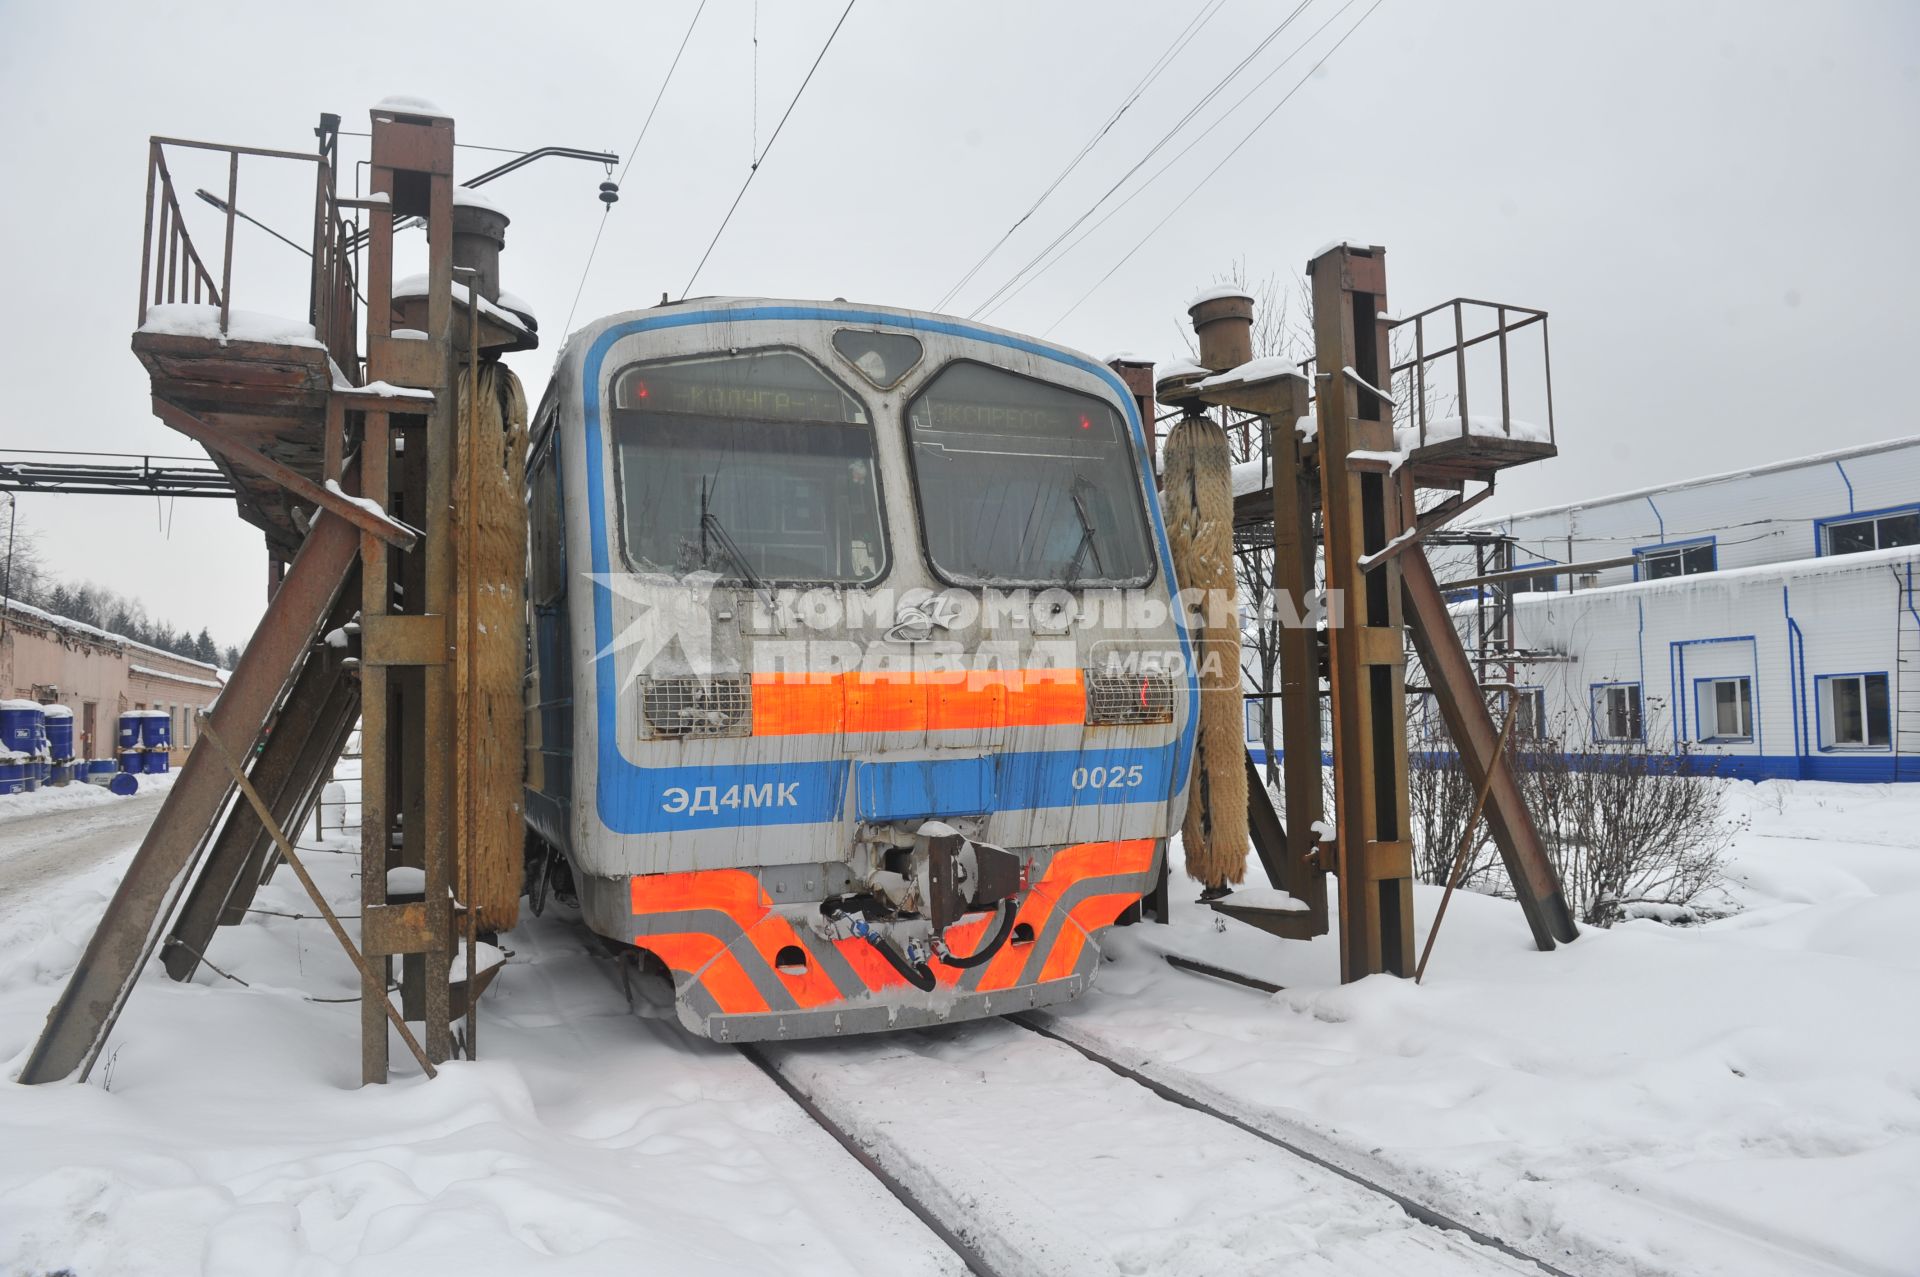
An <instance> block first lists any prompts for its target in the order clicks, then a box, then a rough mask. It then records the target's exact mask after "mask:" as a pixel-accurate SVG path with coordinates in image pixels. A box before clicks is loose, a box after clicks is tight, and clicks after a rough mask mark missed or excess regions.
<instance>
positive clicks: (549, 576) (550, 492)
mask: <svg viewBox="0 0 1920 1277" xmlns="http://www.w3.org/2000/svg"><path fill="white" fill-rule="evenodd" d="M559 458H560V448H559V445H558V444H553V445H550V446H548V447H547V448H545V449H543V450H542V451H541V453H540V456H539V458H538V460H536V461H535V462H534V465H533V482H532V485H531V486H532V492H531V494H530V503H529V508H528V511H527V518H528V523H529V525H530V526H529V529H528V531H529V534H530V535H529V542H530V544H531V546H532V551H533V554H532V558H533V562H532V564H531V572H530V577H531V579H530V580H529V581H528V583H527V584H528V591H527V593H528V595H529V597H531V598H532V599H533V601H534V602H535V603H537V604H548V603H552V602H553V601H554V600H555V599H557V598H559V597H560V596H561V595H562V594H564V593H565V592H566V586H567V551H566V533H565V529H564V528H563V527H562V526H561V513H560V462H559Z"/></svg>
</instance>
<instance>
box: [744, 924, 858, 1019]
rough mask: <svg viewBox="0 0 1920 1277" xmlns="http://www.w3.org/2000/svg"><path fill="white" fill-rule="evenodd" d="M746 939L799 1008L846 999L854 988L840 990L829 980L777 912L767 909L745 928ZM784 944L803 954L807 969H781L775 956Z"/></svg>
mask: <svg viewBox="0 0 1920 1277" xmlns="http://www.w3.org/2000/svg"><path fill="white" fill-rule="evenodd" d="M747 943H749V944H751V945H752V946H753V948H754V952H756V953H758V954H759V955H760V958H761V960H762V961H764V962H765V963H766V964H767V968H768V969H769V970H770V971H772V972H773V973H774V975H775V976H777V977H779V980H780V983H782V984H784V985H786V986H787V992H788V993H791V994H792V995H793V1000H794V1001H795V1002H798V1003H799V1004H800V1005H801V1007H802V1008H811V1007H818V1006H825V1005H826V1004H827V1003H829V1002H841V1001H844V1000H845V999H846V997H847V994H848V993H851V992H857V991H856V990H842V989H841V988H840V986H839V985H837V984H835V983H834V982H833V977H832V976H830V975H828V974H827V973H826V971H825V970H824V969H822V967H821V966H820V963H819V962H818V961H816V960H815V958H814V955H813V952H812V950H811V948H809V946H808V945H807V942H806V941H804V940H802V939H801V938H800V936H799V934H798V933H797V932H795V930H794V928H793V924H792V923H790V922H788V921H787V920H786V918H784V917H782V916H781V915H780V914H777V913H769V914H767V916H766V917H764V918H762V919H760V921H759V922H757V923H755V924H754V925H753V928H752V930H750V931H748V932H747ZM788 945H793V946H795V947H797V948H798V949H799V950H800V951H801V952H802V953H804V954H806V955H807V969H806V970H805V971H803V972H801V973H800V974H798V975H795V974H792V973H790V972H786V971H782V970H781V969H780V967H779V965H778V964H777V963H776V962H775V959H776V958H778V957H779V956H780V950H782V949H784V948H786V947H787V946H788Z"/></svg>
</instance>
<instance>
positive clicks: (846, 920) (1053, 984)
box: [588, 817, 1163, 1042]
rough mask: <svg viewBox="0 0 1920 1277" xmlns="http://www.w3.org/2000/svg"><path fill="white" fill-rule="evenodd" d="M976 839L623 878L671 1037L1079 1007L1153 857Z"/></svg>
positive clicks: (916, 829) (1154, 843)
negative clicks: (669, 1007)
mask: <svg viewBox="0 0 1920 1277" xmlns="http://www.w3.org/2000/svg"><path fill="white" fill-rule="evenodd" d="M984 824H985V822H984V820H981V819H977V818H974V819H969V818H964V817H955V818H950V819H944V820H933V819H928V820H906V821H898V822H886V823H878V824H862V825H861V826H860V827H859V828H860V832H861V841H860V843H859V845H858V847H857V848H856V852H855V854H854V855H853V856H851V857H849V858H848V860H847V861H846V862H845V863H840V864H829V865H804V866H791V867H785V868H783V867H777V866H776V867H765V868H753V869H714V870H695V871H692V872H687V873H671V874H656V875H648V876H645V877H635V878H632V879H629V880H627V882H626V884H625V885H626V887H627V890H628V892H629V893H630V904H629V909H630V913H629V916H628V917H627V918H626V919H623V920H622V921H624V922H625V923H626V924H627V928H628V929H629V930H630V933H631V934H632V935H633V942H634V944H635V945H637V946H638V947H640V948H641V949H643V950H645V951H646V952H648V953H649V954H651V955H653V956H654V957H655V958H657V959H658V960H659V961H660V962H661V963H662V964H664V966H665V967H666V969H667V970H668V971H669V972H670V973H671V974H672V976H673V981H674V993H675V1006H676V1010H677V1012H678V1014H679V1017H680V1020H681V1022H682V1023H683V1024H684V1025H685V1026H686V1027H687V1028H688V1029H690V1030H692V1031H693V1032H695V1033H699V1034H701V1035H703V1036H707V1037H711V1038H714V1039H716V1040H719V1041H728V1042H742V1041H757V1040H762V1039H768V1038H805V1037H820V1036H829V1035H833V1034H843V1033H865V1032H874V1031H880V1030H887V1029H897V1028H916V1027H922V1026H926V1025H932V1024H940V1023H945V1022H948V1021H953V1020H966V1019H974V1018H978V1017H982V1016H989V1015H999V1014H1004V1013H1006V1012H1009V1011H1017V1010H1024V1009H1027V1008H1031V1007H1039V1006H1045V1005H1047V1004H1049V1003H1056V1002H1063V1001H1066V1000H1068V999H1071V998H1073V997H1076V996H1078V995H1079V994H1080V993H1081V992H1083V991H1084V990H1085V989H1086V988H1087V987H1088V986H1089V985H1090V984H1091V982H1092V979H1093V975H1094V970H1095V967H1096V964H1097V963H1098V960H1099V952H1100V948H1099V944H1098V942H1097V939H1096V937H1097V936H1098V934H1099V932H1100V931H1101V930H1102V929H1103V928H1105V927H1107V926H1110V925H1111V924H1112V923H1113V922H1114V921H1115V920H1116V919H1117V918H1118V917H1119V916H1120V915H1121V914H1123V913H1125V912H1126V911H1127V910H1128V909H1129V908H1130V907H1131V906H1132V905H1134V904H1135V903H1136V902H1137V901H1138V900H1139V899H1140V898H1141V896H1142V895H1144V894H1145V893H1146V892H1148V891H1149V890H1151V889H1152V887H1153V884H1154V882H1155V880H1156V879H1157V876H1158V873H1159V867H1160V855H1161V848H1162V846H1163V844H1162V842H1161V841H1160V840H1158V839H1153V838H1143V839H1124V840H1113V841H1102V842H1088V843H1076V844H1070V845H1066V846H1059V847H1046V848H1022V849H1019V850H1010V849H1008V848H1005V847H999V846H995V845H993V844H992V843H989V842H986V841H984V840H983V839H982V838H980V837H979V836H978V833H977V831H978V830H979V829H980V828H981V827H982V826H983V825H984ZM607 903H609V904H610V903H612V902H610V901H609V902H607ZM588 908H589V910H590V912H599V910H595V909H594V907H593V905H592V904H591V903H590V904H589V905H588ZM603 908H604V906H603ZM623 912H625V911H623ZM612 922H613V920H612V919H610V918H608V919H604V920H596V922H595V928H596V930H602V931H603V933H604V932H609V931H613V930H614V927H613V926H611V925H607V924H611V923H612Z"/></svg>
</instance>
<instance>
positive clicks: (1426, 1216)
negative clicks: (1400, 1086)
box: [1002, 1012, 1573, 1277]
mask: <svg viewBox="0 0 1920 1277" xmlns="http://www.w3.org/2000/svg"><path fill="white" fill-rule="evenodd" d="M1002 1018H1003V1019H1005V1020H1006V1021H1007V1022H1008V1023H1010V1024H1016V1025H1018V1026H1019V1027H1021V1028H1023V1029H1026V1030H1027V1031H1028V1032H1030V1033H1037V1034H1039V1035H1040V1036H1041V1037H1043V1038H1047V1039H1050V1040H1051V1041H1054V1042H1058V1043H1060V1044H1061V1045H1062V1046H1066V1047H1071V1048H1072V1049H1073V1050H1075V1051H1077V1052H1079V1053H1080V1054H1081V1055H1082V1056H1084V1057H1086V1058H1087V1059H1089V1060H1091V1061H1093V1062H1094V1063H1095V1064H1098V1065H1100V1066H1101V1067H1102V1068H1105V1069H1107V1070H1109V1071H1110V1072H1112V1073H1114V1074H1116V1075H1118V1076H1120V1077H1123V1078H1125V1079H1127V1080H1128V1081H1129V1082H1133V1083H1135V1084H1137V1085H1139V1086H1143V1087H1145V1088H1146V1089H1147V1090H1149V1091H1151V1092H1153V1094H1155V1095H1157V1096H1159V1097H1160V1098H1161V1099H1163V1100H1166V1101H1167V1102H1168V1103H1170V1104H1175V1105H1178V1106H1179V1107H1181V1108H1184V1109H1190V1110H1192V1111H1193V1112H1195V1113H1200V1114H1204V1115H1205V1116H1207V1117H1211V1118H1215V1119H1217V1120H1218V1121H1221V1122H1225V1123H1226V1124H1227V1125H1228V1126H1231V1127H1233V1128H1235V1129H1236V1130H1240V1131H1244V1132H1246V1133H1247V1134H1248V1135H1251V1136H1254V1137H1255V1138H1256V1139H1260V1140H1264V1141H1265V1142H1266V1143H1268V1144H1271V1145H1273V1146H1274V1147H1275V1148H1279V1149H1282V1150H1284V1151H1286V1152H1288V1153H1291V1154H1293V1155H1294V1156H1295V1157H1298V1158H1299V1159H1301V1160H1302V1161H1305V1162H1311V1163H1312V1164H1313V1165H1315V1166H1317V1167H1319V1168H1320V1169H1321V1170H1324V1171H1329V1172H1331V1173H1332V1174H1335V1175H1338V1176H1339V1177H1340V1178H1341V1179H1344V1180H1347V1181H1349V1182H1351V1183H1353V1184H1356V1185H1358V1186H1359V1187H1361V1188H1364V1189H1366V1190H1367V1191H1368V1192H1370V1193H1374V1194H1377V1195H1378V1196H1381V1197H1384V1198H1386V1199H1387V1200H1388V1201H1390V1202H1392V1203H1393V1204H1394V1205H1395V1206H1398V1207H1399V1208H1400V1209H1401V1210H1402V1211H1403V1212H1405V1213H1406V1215H1407V1216H1408V1217H1409V1218H1411V1219H1413V1220H1414V1221H1415V1222H1417V1223H1420V1224H1424V1225H1426V1226H1427V1227H1429V1228H1434V1229H1439V1230H1441V1231H1443V1232H1452V1233H1459V1234H1461V1235H1462V1236H1464V1237H1466V1238H1467V1239H1469V1240H1470V1241H1473V1242H1475V1243H1476V1244H1478V1245H1481V1246H1485V1247H1486V1248H1487V1249H1489V1250H1493V1251H1497V1252H1499V1253H1500V1254H1502V1255H1505V1256H1507V1257H1508V1258H1509V1259H1513V1260H1517V1261H1519V1262H1520V1263H1524V1264H1531V1265H1533V1266H1534V1267H1536V1268H1538V1269H1540V1270H1541V1271H1542V1272H1545V1273H1549V1274H1552V1277H1573V1275H1572V1274H1571V1273H1568V1272H1567V1271H1566V1270H1565V1269H1563V1268H1556V1267H1555V1266H1554V1265H1552V1264H1550V1263H1548V1262H1547V1261H1546V1260H1544V1259H1541V1258H1539V1257H1538V1256H1535V1255H1529V1254H1527V1253H1526V1252H1525V1251H1523V1250H1521V1249H1519V1248H1518V1247H1517V1246H1514V1245H1512V1244H1511V1243H1509V1242H1505V1241H1502V1240H1501V1239H1500V1238H1498V1237H1495V1236H1494V1235H1493V1234H1491V1233H1488V1232H1484V1231H1482V1230H1481V1229H1478V1228H1475V1227H1473V1226H1472V1225H1471V1224H1466V1223H1462V1222H1461V1221H1460V1220H1457V1219H1455V1218H1453V1217H1452V1216H1451V1215H1445V1214H1442V1213H1441V1212H1440V1211H1437V1210H1435V1209H1433V1208H1432V1207H1431V1206H1427V1205H1425V1204H1424V1203H1422V1202H1419V1201H1416V1200H1415V1199H1414V1198H1411V1197H1408V1196H1407V1195H1406V1194H1405V1193H1401V1192H1397V1191H1395V1190H1394V1189H1391V1188H1389V1187H1387V1186H1386V1185H1385V1184H1382V1183H1379V1182H1378V1181H1377V1180H1371V1179H1368V1178H1367V1177H1366V1176H1364V1175H1362V1174H1360V1173H1359V1172H1358V1171H1353V1170H1349V1169H1348V1168H1346V1167H1344V1166H1342V1165H1340V1164H1339V1163H1338V1162H1335V1161H1332V1160H1330V1159H1328V1158H1325V1157H1322V1156H1320V1155H1319V1154H1317V1153H1313V1152H1310V1151H1308V1150H1307V1149H1305V1148H1303V1147H1301V1146H1300V1145H1298V1144H1296V1143H1294V1142H1293V1141H1291V1140H1287V1139H1283V1138H1281V1137H1280V1136H1278V1135H1275V1134H1274V1133H1273V1132H1272V1131H1268V1130H1264V1129H1262V1128H1261V1127H1259V1126H1256V1125H1254V1124H1253V1123H1251V1122H1248V1121H1246V1120H1244V1119H1243V1118H1239V1117H1235V1116H1234V1115H1233V1114H1231V1113H1229V1112H1227V1111H1226V1110H1224V1109H1221V1108H1218V1107H1216V1106H1214V1105H1212V1104H1210V1103H1208V1102H1207V1101H1205V1100H1203V1099H1201V1098H1199V1097H1198V1096H1195V1095H1190V1094H1188V1093H1187V1092H1185V1091H1182V1090H1180V1089H1179V1088H1178V1087H1175V1086H1170V1085H1168V1084H1167V1083H1165V1082H1163V1081H1161V1080H1160V1079H1158V1078H1156V1077H1152V1076H1150V1075H1149V1074H1146V1073H1142V1072H1141V1071H1140V1070H1138V1069H1135V1068H1132V1067H1131V1066H1129V1065H1126V1064H1122V1063H1121V1062H1120V1061H1119V1060H1116V1059H1114V1058H1112V1057H1111V1056H1108V1055H1105V1054H1103V1053H1102V1052H1100V1051H1097V1050H1094V1049H1093V1048H1092V1047H1089V1046H1087V1045H1085V1044H1083V1043H1081V1042H1078V1041H1076V1040H1075V1039H1073V1038H1071V1037H1068V1036H1066V1035H1065V1034H1063V1033H1060V1032H1058V1031H1057V1030H1055V1029H1053V1028H1051V1027H1049V1026H1048V1025H1047V1023H1046V1020H1047V1019H1048V1018H1050V1017H1045V1016H1040V1015H1036V1014H1034V1013H1033V1012H1020V1013H1017V1014H1014V1015H1009V1016H1004V1017H1002Z"/></svg>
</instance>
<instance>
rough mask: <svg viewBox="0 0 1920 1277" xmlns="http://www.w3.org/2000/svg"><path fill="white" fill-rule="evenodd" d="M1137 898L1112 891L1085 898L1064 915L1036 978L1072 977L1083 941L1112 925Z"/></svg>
mask: <svg viewBox="0 0 1920 1277" xmlns="http://www.w3.org/2000/svg"><path fill="white" fill-rule="evenodd" d="M1139 898H1140V896H1139V894H1138V893H1137V892H1130V891H1116V892H1110V893H1108V894H1106V895H1103V896H1088V897H1087V898H1086V899H1085V900H1082V901H1081V902H1080V903H1079V904H1077V905H1075V906H1074V907H1073V908H1072V909H1071V910H1069V911H1068V913H1067V925H1066V926H1064V927H1061V928H1060V934H1059V935H1058V936H1057V937H1055V939H1054V942H1053V950H1052V952H1050V953H1048V954H1047V957H1046V961H1044V962H1042V963H1041V964H1040V979H1041V980H1064V979H1065V978H1066V977H1068V976H1070V975H1072V974H1073V969H1074V967H1075V966H1076V965H1078V963H1079V961H1080V951H1081V950H1082V949H1083V948H1085V947H1086V944H1087V939H1088V938H1089V937H1090V936H1091V935H1092V934H1093V933H1094V932H1095V931H1098V930H1100V928H1102V927H1110V926H1112V925H1113V920H1114V919H1115V918H1118V917H1119V916H1120V915H1121V914H1122V913H1124V912H1125V911H1126V909H1127V906H1129V905H1131V904H1132V903H1133V902H1134V901H1136V900H1138V899H1139Z"/></svg>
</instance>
